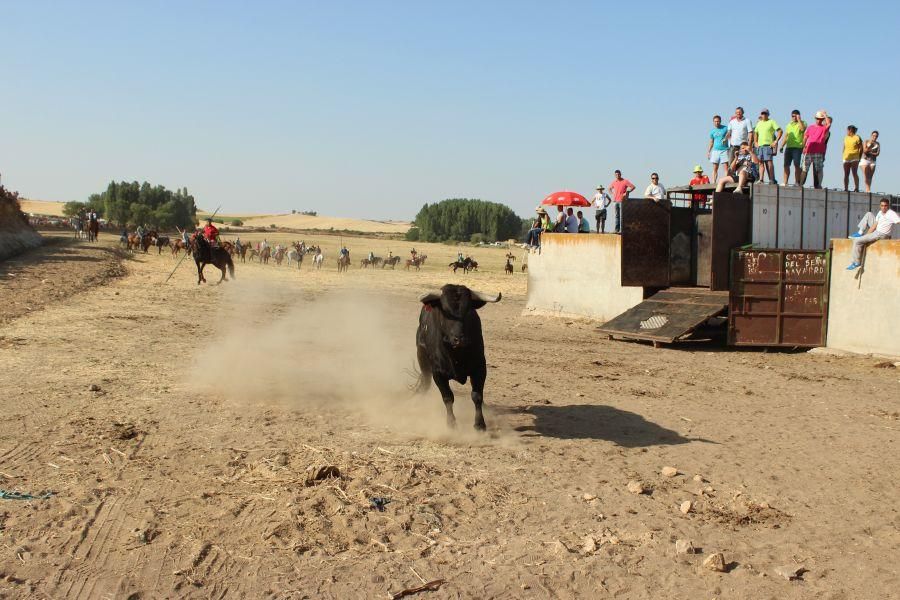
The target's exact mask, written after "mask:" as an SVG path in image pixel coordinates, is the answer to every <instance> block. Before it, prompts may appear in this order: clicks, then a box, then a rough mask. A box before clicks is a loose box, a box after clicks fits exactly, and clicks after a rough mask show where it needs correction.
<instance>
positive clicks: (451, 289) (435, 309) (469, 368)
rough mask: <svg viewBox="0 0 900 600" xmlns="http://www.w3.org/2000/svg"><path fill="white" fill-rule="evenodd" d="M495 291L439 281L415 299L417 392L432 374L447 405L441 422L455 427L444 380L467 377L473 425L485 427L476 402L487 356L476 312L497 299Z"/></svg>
mask: <svg viewBox="0 0 900 600" xmlns="http://www.w3.org/2000/svg"><path fill="white" fill-rule="evenodd" d="M500 297H501V295H500V294H497V295H496V296H487V295H485V294H481V293H479V292H475V291H473V290H470V289H469V288H467V287H466V286H463V285H449V284H448V285H445V286H444V287H442V288H441V291H440V292H431V293H428V294H425V295H424V296H422V297H421V298H419V300H420V301H421V302H422V311H421V312H420V313H419V329H418V331H417V332H416V355H417V357H418V360H419V369H420V371H421V373H420V376H419V382H418V385H417V386H416V391H417V392H424V391H426V390H427V389H428V388H429V386H430V385H431V384H430V381H429V379H433V380H434V383H435V385H437V387H438V389H439V390H440V392H441V398H443V400H444V407H445V408H446V409H447V425H448V426H449V427H455V426H456V417H455V416H454V415H453V392H452V391H451V390H450V380H451V379H453V380H455V381H458V382H459V383H465V382H466V379H468V378H471V379H472V402H473V403H474V404H475V429H479V430H482V431H483V430H484V429H486V426H485V423H484V415H483V414H482V412H481V405H482V403H483V402H484V396H483V394H484V382H485V379H487V361H486V360H485V358H484V338H483V337H482V334H481V319H479V318H478V313H477V312H476V311H477V310H478V309H479V308H481V307H482V306H484V305H485V304H486V303H488V302H499V301H500Z"/></svg>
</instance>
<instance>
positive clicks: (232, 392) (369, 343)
mask: <svg viewBox="0 0 900 600" xmlns="http://www.w3.org/2000/svg"><path fill="white" fill-rule="evenodd" d="M234 283H238V282H234ZM418 293H419V290H409V291H408V292H407V293H406V294H404V295H402V296H401V295H399V294H388V293H383V292H382V293H376V292H373V291H371V290H348V289H334V290H326V291H317V292H315V293H312V292H310V291H304V290H298V289H297V288H295V287H288V286H282V285H275V284H261V283H259V282H242V283H238V285H230V286H229V288H228V290H227V291H225V294H226V296H227V297H226V299H225V302H223V303H222V305H223V306H224V307H225V308H224V309H223V310H224V311H225V312H224V313H223V314H221V315H218V316H217V317H216V318H215V320H214V323H215V328H216V330H217V335H216V337H215V338H214V339H213V340H212V341H211V343H210V344H209V346H208V347H207V348H205V349H204V351H203V352H202V353H200V354H199V355H198V356H197V357H196V358H195V367H196V368H194V369H192V372H193V373H194V375H193V377H192V380H191V382H190V383H191V385H192V387H196V388H198V389H199V390H201V391H203V392H204V393H214V394H215V395H217V396H220V397H224V398H226V399H227V400H229V401H232V402H235V403H246V404H256V405H259V404H262V405H266V404H270V405H280V406H283V407H286V408H288V409H290V410H296V411H300V412H308V411H311V410H315V411H316V412H317V414H322V415H333V416H334V417H335V419H336V420H337V419H340V418H342V417H341V413H344V414H345V415H348V414H349V415H350V416H351V418H352V417H353V416H358V417H360V418H362V419H363V420H364V421H365V422H367V423H369V424H371V425H374V426H381V427H386V428H387V429H389V430H390V431H392V432H394V433H399V434H406V435H410V436H413V437H426V438H431V439H438V440H443V441H455V442H465V443H471V442H475V443H491V440H493V441H494V442H495V441H497V440H498V439H499V438H500V437H501V436H500V435H499V434H498V433H497V432H496V431H494V432H492V433H493V436H492V437H488V436H485V435H483V434H479V433H477V432H474V431H472V430H471V426H472V425H471V424H472V422H473V421H474V409H473V408H472V402H471V399H470V396H469V392H470V388H469V387H468V386H466V387H461V386H457V387H456V388H455V390H454V393H456V400H457V401H456V403H455V407H454V410H455V413H456V417H457V420H458V425H457V429H456V430H449V429H448V428H447V426H446V421H445V416H444V415H445V413H444V405H443V403H442V402H441V399H440V394H439V393H438V391H437V389H436V388H435V387H434V385H433V384H432V386H431V389H430V390H429V391H428V392H426V393H425V394H424V395H419V396H413V393H412V391H411V389H410V388H411V386H412V385H413V384H414V383H415V381H416V376H417V368H418V366H417V364H416V361H415V331H416V327H417V325H418V315H419V307H420V305H419V303H418V302H417V301H416V298H417V296H418ZM407 296H408V297H407ZM486 409H487V407H486ZM486 415H487V416H488V418H489V419H490V412H488V411H487V410H486ZM488 425H489V426H492V425H493V424H492V423H491V421H490V420H489V422H488Z"/></svg>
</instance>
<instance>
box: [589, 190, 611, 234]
mask: <svg viewBox="0 0 900 600" xmlns="http://www.w3.org/2000/svg"><path fill="white" fill-rule="evenodd" d="M596 189H597V193H595V194H594V196H593V197H592V198H591V206H593V207H594V210H595V211H596V212H595V213H594V218H595V219H596V220H597V233H606V208H607V207H608V206H609V205H610V203H611V202H612V198H610V197H609V194H607V193H606V191H605V190H604V188H603V186H602V185H598V186H597V188H596Z"/></svg>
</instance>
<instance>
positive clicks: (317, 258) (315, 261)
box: [313, 250, 325, 269]
mask: <svg viewBox="0 0 900 600" xmlns="http://www.w3.org/2000/svg"><path fill="white" fill-rule="evenodd" d="M323 262H325V255H324V254H322V251H321V250H319V252H318V253H317V254H316V255H315V256H314V257H313V264H314V265H315V266H316V269H321V268H322V263H323Z"/></svg>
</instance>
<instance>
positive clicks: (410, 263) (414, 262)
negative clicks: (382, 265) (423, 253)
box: [406, 257, 422, 271]
mask: <svg viewBox="0 0 900 600" xmlns="http://www.w3.org/2000/svg"><path fill="white" fill-rule="evenodd" d="M421 266H422V259H421V258H420V257H416V258H412V259H408V260H407V261H406V270H407V271H409V268H410V267H415V268H416V271H418V270H419V268H420V267H421Z"/></svg>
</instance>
